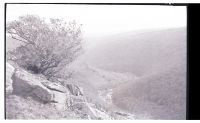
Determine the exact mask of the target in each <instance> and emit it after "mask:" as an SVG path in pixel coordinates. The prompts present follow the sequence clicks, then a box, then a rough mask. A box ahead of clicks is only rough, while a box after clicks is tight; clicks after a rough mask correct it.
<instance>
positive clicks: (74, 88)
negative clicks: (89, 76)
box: [66, 84, 83, 96]
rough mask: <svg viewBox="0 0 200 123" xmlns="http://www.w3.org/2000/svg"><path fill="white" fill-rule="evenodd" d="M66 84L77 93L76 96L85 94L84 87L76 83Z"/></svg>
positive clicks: (72, 92)
mask: <svg viewBox="0 0 200 123" xmlns="http://www.w3.org/2000/svg"><path fill="white" fill-rule="evenodd" d="M66 86H67V88H68V90H69V91H70V93H71V94H72V95H75V96H79V95H81V96H82V95H83V90H82V88H80V87H78V86H76V85H74V84H66Z"/></svg>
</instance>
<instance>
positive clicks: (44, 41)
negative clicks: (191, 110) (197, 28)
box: [6, 4, 187, 120]
mask: <svg viewBox="0 0 200 123" xmlns="http://www.w3.org/2000/svg"><path fill="white" fill-rule="evenodd" d="M65 12H66V13H65ZM6 20H7V21H6V118H7V119H87V120H91V119H92V120H96V119H98V120H138V119H139V120H148V119H153V120H156V119H164V120H166V119H172V120H174V119H176V120H184V119H186V58H187V56H186V53H187V52H186V51H187V49H186V47H187V44H186V42H187V41H186V39H187V38H186V37H187V35H186V7H183V6H182V7H179V6H177V7H175V6H149V5H148V6H136V5H131V6H126V5H120V6H118V5H112V6H111V5H107V6H104V5H96V6H94V5H90V6H87V5H64V4H63V5H56V4H55V5H53V4H52V5H45V4H44V5H42V4H41V5H40V4H38V5H36V4H32V5H31V4H30V5H29V4H27V5H23V4H7V13H6Z"/></svg>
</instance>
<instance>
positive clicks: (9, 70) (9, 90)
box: [6, 63, 15, 94]
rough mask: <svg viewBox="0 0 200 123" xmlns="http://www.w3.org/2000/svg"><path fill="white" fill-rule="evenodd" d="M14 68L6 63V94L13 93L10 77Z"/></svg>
mask: <svg viewBox="0 0 200 123" xmlns="http://www.w3.org/2000/svg"><path fill="white" fill-rule="evenodd" d="M14 71H15V68H14V67H13V66H11V65H10V64H9V63H6V93H7V94H10V93H12V91H13V87H12V83H13V80H12V79H11V77H12V76H13V74H14Z"/></svg>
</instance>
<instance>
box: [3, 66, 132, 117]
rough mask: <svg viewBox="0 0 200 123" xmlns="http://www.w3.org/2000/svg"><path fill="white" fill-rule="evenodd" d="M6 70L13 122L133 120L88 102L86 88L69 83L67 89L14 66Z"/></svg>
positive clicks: (8, 111)
mask: <svg viewBox="0 0 200 123" xmlns="http://www.w3.org/2000/svg"><path fill="white" fill-rule="evenodd" d="M6 68H7V71H6V72H7V73H6V74H7V76H6V77H7V78H6V80H7V81H6V84H9V87H10V88H11V87H12V88H13V91H12V94H10V95H8V96H6V97H7V98H6V107H7V109H8V110H7V111H6V114H7V116H6V117H7V118H9V119H19V118H21V119H27V118H31V119H45V118H46V119H52V118H53V119H54V118H55V119H57V118H58V119H69V118H72V119H102V120H111V119H131V118H129V116H128V115H127V114H123V113H118V114H117V113H114V112H109V111H107V110H106V109H104V108H102V107H100V106H99V105H96V104H95V103H92V102H88V101H87V99H86V96H85V95H83V90H82V88H81V87H79V86H77V85H74V84H69V83H67V84H66V86H63V85H61V84H59V83H54V82H50V81H48V80H46V79H45V78H42V77H40V76H39V75H34V74H31V73H29V72H27V71H25V70H21V69H18V68H14V67H12V66H11V65H10V64H6ZM11 83H12V84H11ZM6 87H7V86H6ZM6 90H7V88H6ZM8 90H11V89H8ZM20 101H21V102H20ZM15 103H16V104H15ZM21 103H22V104H21ZM52 106H53V107H52ZM40 107H46V108H45V110H49V112H52V111H51V109H52V110H54V111H53V112H54V113H52V114H48V111H45V110H44V109H41V110H40ZM13 108H14V109H13ZM35 108H36V109H35ZM37 110H38V112H37ZM23 111H26V112H27V113H23ZM40 111H41V113H40ZM28 112H31V113H30V115H28V114H29V113H28ZM70 112H71V113H70Z"/></svg>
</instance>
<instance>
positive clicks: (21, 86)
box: [12, 70, 53, 103]
mask: <svg viewBox="0 0 200 123" xmlns="http://www.w3.org/2000/svg"><path fill="white" fill-rule="evenodd" d="M12 79H13V93H14V94H16V95H21V96H24V97H28V96H32V97H33V98H34V99H37V100H39V101H42V102H45V103H47V102H51V101H52V98H53V94H52V93H51V91H50V90H49V89H48V88H46V87H45V86H44V85H43V84H41V82H40V79H39V78H37V77H36V76H33V75H32V74H30V73H28V72H26V71H22V70H16V72H15V73H14V75H13V76H12Z"/></svg>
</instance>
